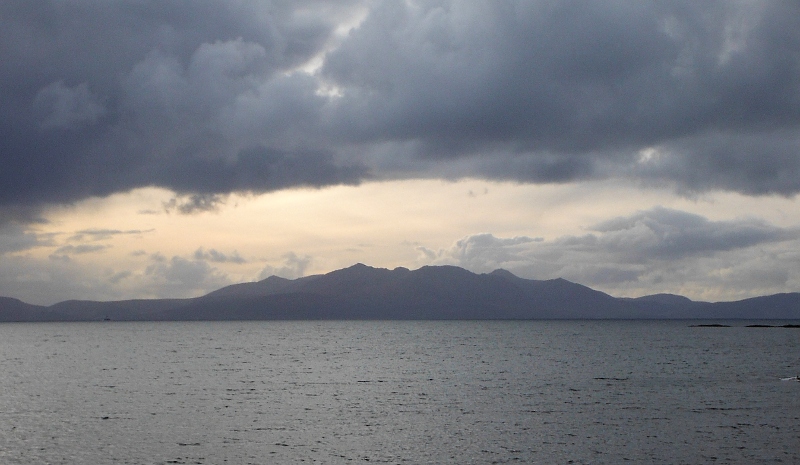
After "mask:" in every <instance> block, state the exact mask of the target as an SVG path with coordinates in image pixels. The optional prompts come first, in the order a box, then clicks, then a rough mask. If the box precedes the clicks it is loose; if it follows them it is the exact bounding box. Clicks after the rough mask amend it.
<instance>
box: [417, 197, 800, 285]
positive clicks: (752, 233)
mask: <svg viewBox="0 0 800 465" xmlns="http://www.w3.org/2000/svg"><path fill="white" fill-rule="evenodd" d="M587 229H588V230H589V231H590V232H588V233H587V234H585V235H582V236H560V237H556V238H552V239H549V240H542V239H533V238H529V237H515V238H498V237H495V236H494V235H492V234H488V233H483V234H476V235H470V236H468V237H465V238H463V239H460V240H458V241H457V242H456V243H455V244H453V245H452V246H451V247H449V248H446V249H442V250H439V251H436V252H434V251H431V250H428V249H422V251H423V253H424V256H423V257H422V261H423V262H425V263H433V264H455V265H459V266H463V267H465V268H468V269H471V270H473V271H476V272H488V271H491V270H493V269H496V268H505V269H508V270H510V271H513V272H515V273H517V274H519V275H520V276H525V277H529V278H537V279H551V278H557V277H564V278H567V279H570V280H573V281H575V282H579V283H582V284H586V285H588V286H592V287H595V288H600V289H604V290H606V291H608V292H611V293H612V294H615V295H624V294H634V295H641V293H642V291H643V290H646V289H654V288H660V289H661V290H662V291H671V292H675V293H686V294H689V295H693V296H695V297H696V298H707V299H712V300H713V299H714V298H716V297H720V296H723V295H724V296H725V297H726V298H728V299H731V298H734V297H736V296H741V297H744V296H748V295H749V294H752V293H753V292H761V293H770V292H778V291H779V290H780V289H784V288H786V287H790V288H792V287H797V286H798V285H800V273H798V270H800V266H799V265H800V254H798V253H796V252H793V251H792V250H797V246H800V230H798V229H796V228H781V227H777V226H774V225H771V224H769V223H767V222H764V221H761V220H756V219H747V218H744V219H737V220H730V221H711V220H709V219H707V218H705V217H703V216H700V215H696V214H692V213H687V212H683V211H678V210H672V209H668V208H663V207H655V208H652V209H650V210H646V211H639V212H637V213H634V214H632V215H629V216H624V217H618V218H614V219H611V220H607V221H604V222H602V223H600V224H596V225H594V226H590V227H588V228H587ZM787 245H788V247H787ZM792 245H794V246H792ZM737 285H740V286H741V288H740V290H739V292H736V291H734V290H733V288H731V286H734V288H735V286H737ZM704 287H705V288H706V289H703V288H704Z"/></svg>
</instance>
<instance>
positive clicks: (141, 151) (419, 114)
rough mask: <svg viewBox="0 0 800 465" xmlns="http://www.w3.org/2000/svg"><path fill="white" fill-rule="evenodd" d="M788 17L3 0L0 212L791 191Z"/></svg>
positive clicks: (541, 4)
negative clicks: (663, 190) (631, 188)
mask: <svg viewBox="0 0 800 465" xmlns="http://www.w3.org/2000/svg"><path fill="white" fill-rule="evenodd" d="M351 28H352V29H351ZM799 31H800V6H798V5H797V4H796V3H794V2H723V1H719V2H691V1H687V2H680V1H676V2H667V3H663V2H636V3H634V4H632V3H630V2H615V1H611V2H609V1H602V2H547V1H538V2H467V3H450V2H399V3H398V2H387V3H382V2H381V3H363V4H362V3H361V2H355V1H354V2H340V3H337V4H336V5H331V4H330V3H329V2H314V1H307V2H290V3H286V4H284V3H278V2H276V3H252V2H236V1H234V2H212V1H197V2H170V3H168V4H164V3H163V2H155V1H143V2H135V3H134V2H102V1H97V2H37V3H36V4H31V3H29V2H23V1H10V2H3V4H2V5H0V43H1V44H2V54H3V57H4V59H3V60H2V62H0V84H1V85H0V88H2V89H3V90H2V91H0V157H2V162H3V169H2V170H0V212H2V213H3V217H4V218H6V219H7V218H11V217H12V216H13V217H15V218H21V219H25V220H31V219H34V218H36V210H37V208H39V207H41V206H42V205H47V204H52V203H68V202H72V201H75V200H80V199H83V198H86V197H88V196H104V195H108V194H111V193H114V192H122V191H127V190H130V189H132V188H136V187H142V186H161V187H166V188H169V189H172V190H173V191H175V192H176V193H178V194H181V195H186V196H193V195H200V196H212V197H195V198H197V199H201V200H202V199H203V198H212V199H213V196H214V195H219V194H226V193H230V192H235V191H252V192H265V191H271V190H276V189H285V188H291V187H296V186H325V185H331V184H343V183H344V184H354V183H359V182H361V181H362V180H365V179H383V178H404V177H406V178H412V177H444V178H457V177H462V176H473V177H480V178H486V179H510V180H517V181H522V182H533V183H550V182H567V181H575V180H582V179H596V178H621V179H627V180H629V181H630V182H635V183H640V184H642V185H649V184H654V185H669V186H674V187H675V188H676V189H678V190H681V191H684V192H687V193H695V192H702V191H706V190H710V189H722V190H729V191H736V192H741V193H745V194H748V195H761V194H781V195H794V194H796V193H797V192H798V191H800V155H798V152H799V150H798V149H800V86H798V85H797V82H800V55H799V54H798V53H797V50H798V49H800V32H799ZM190 198H191V197H190ZM184 205H188V206H187V207H186V208H187V209H188V211H192V205H191V204H184ZM201 206H202V205H201ZM179 211H180V210H179Z"/></svg>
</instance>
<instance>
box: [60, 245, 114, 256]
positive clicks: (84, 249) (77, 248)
mask: <svg viewBox="0 0 800 465" xmlns="http://www.w3.org/2000/svg"><path fill="white" fill-rule="evenodd" d="M109 247H110V246H108V245H101V244H94V245H92V244H81V245H64V246H61V247H59V248H57V249H56V250H55V251H54V252H53V253H54V254H56V255H57V254H61V255H67V254H74V255H81V254H87V253H94V252H100V251H103V250H105V249H107V248H109Z"/></svg>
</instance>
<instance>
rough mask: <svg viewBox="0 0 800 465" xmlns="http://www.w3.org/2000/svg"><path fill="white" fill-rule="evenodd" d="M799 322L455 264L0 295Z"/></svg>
mask: <svg viewBox="0 0 800 465" xmlns="http://www.w3.org/2000/svg"><path fill="white" fill-rule="evenodd" d="M673 318H681V319H691V318H697V319H800V293H790V294H775V295H771V296H764V297H755V298H751V299H745V300H740V301H737V302H716V303H710V302H695V301H692V300H690V299H688V298H686V297H682V296H677V295H671V294H656V295H651V296H644V297H639V298H616V297H612V296H610V295H608V294H605V293H603V292H600V291H596V290H593V289H590V288H588V287H586V286H583V285H580V284H576V283H573V282H570V281H567V280H565V279H560V278H559V279H551V280H532V279H524V278H520V277H517V276H515V275H514V274H512V273H510V272H509V271H506V270H495V271H493V272H491V273H486V274H476V273H472V272H470V271H467V270H465V269H463V268H459V267H455V266H424V267H422V268H419V269H417V270H413V271H412V270H409V269H407V268H395V269H393V270H388V269H384V268H373V267H369V266H366V265H363V264H360V263H359V264H356V265H353V266H351V267H348V268H344V269H341V270H336V271H332V272H330V273H327V274H322V275H314V276H307V277H303V278H298V279H285V278H280V277H277V276H270V277H269V278H266V279H264V280H262V281H258V282H251V283H241V284H234V285H231V286H227V287H224V288H222V289H219V290H216V291H214V292H211V293H209V294H207V295H205V296H202V297H197V298H193V299H151V300H125V301H113V302H95V301H77V300H70V301H65V302H60V303H57V304H55V305H51V306H49V307H44V306H38V305H30V304H26V303H24V302H21V301H19V300H17V299H11V298H7V297H2V298H0V321H102V320H115V321H116V320H119V321H166V320H172V321H188V320H220V321H221V320H297V319H311V320H326V319H338V320H356V319H358V320H454V319H479V320H487V319H503V320H509V319H511V320H530V319H673Z"/></svg>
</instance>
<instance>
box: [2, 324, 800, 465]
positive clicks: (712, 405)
mask: <svg viewBox="0 0 800 465" xmlns="http://www.w3.org/2000/svg"><path fill="white" fill-rule="evenodd" d="M698 323H699V322H696V321H250V322H135V323H134V322H130V323H123V322H97V323H5V324H0V463H2V464H225V463H229V464H276V463H277V464H281V463H325V464H337V463H397V464H400V463H409V464H427V463H431V464H446V463H457V464H482V463H486V464H500V463H511V464H520V463H542V464H558V463H563V464H600V463H608V464H621V463H647V464H651V463H668V464H705V463H720V464H726V463H742V464H759V463H784V464H796V463H800V382H798V381H797V378H794V377H796V376H797V375H798V374H800V329H790V328H780V327H771V328H748V327H745V325H746V324H748V323H750V322H743V321H733V322H727V323H728V324H730V325H731V327H696V326H694V325H696V324H698ZM700 323H702V322H700ZM715 323H720V322H715ZM758 323H765V322H758ZM767 323H772V324H784V323H787V322H767ZM793 323H797V322H793Z"/></svg>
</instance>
